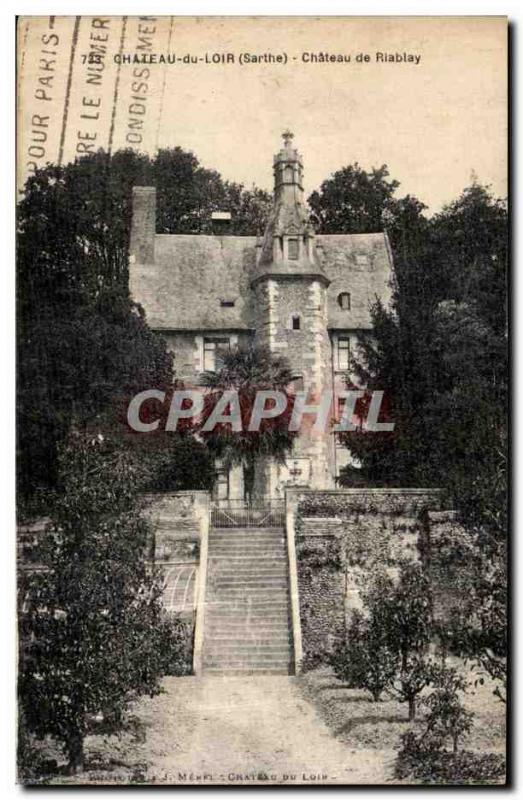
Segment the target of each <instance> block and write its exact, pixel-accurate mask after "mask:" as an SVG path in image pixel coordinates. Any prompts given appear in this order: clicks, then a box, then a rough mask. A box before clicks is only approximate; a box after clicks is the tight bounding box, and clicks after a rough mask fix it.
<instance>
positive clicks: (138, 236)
mask: <svg viewBox="0 0 523 800" xmlns="http://www.w3.org/2000/svg"><path fill="white" fill-rule="evenodd" d="M155 234H156V189H155V188H154V186H133V218H132V223H131V244H130V255H131V257H133V256H134V261H135V262H136V263H137V264H154V237H155Z"/></svg>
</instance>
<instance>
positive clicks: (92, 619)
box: [19, 437, 180, 770]
mask: <svg viewBox="0 0 523 800" xmlns="http://www.w3.org/2000/svg"><path fill="white" fill-rule="evenodd" d="M100 438H101V437H100ZM100 438H98V437H97V438H95V439H85V438H83V437H79V438H78V437H77V438H75V439H74V440H73V441H72V442H71V443H70V444H69V445H68V446H67V447H66V448H65V450H63V452H62V454H61V458H60V477H61V481H62V486H61V494H60V497H59V499H58V501H57V503H56V505H55V509H54V512H53V518H52V521H53V526H52V530H51V532H50V534H49V536H48V537H47V538H46V540H45V542H44V543H43V545H42V550H41V552H40V558H41V569H40V570H39V571H38V572H36V573H33V574H30V575H29V576H28V577H27V578H26V580H25V581H24V582H23V583H22V585H21V587H20V588H21V594H22V597H21V600H22V604H21V613H20V626H21V630H20V641H21V647H22V655H21V673H20V679H19V693H20V706H21V710H22V715H23V720H24V722H25V724H26V725H27V726H28V729H29V730H30V731H31V732H33V733H34V734H36V735H37V736H38V737H43V736H46V735H51V736H53V737H54V738H56V739H57V740H58V741H60V742H62V743H63V746H64V749H65V751H66V753H67V756H68V759H69V766H70V768H71V770H76V769H79V768H81V767H82V766H83V760H84V751H83V742H84V738H85V736H86V734H87V732H88V730H89V722H90V719H92V718H93V717H96V716H98V717H99V716H100V715H102V716H103V719H104V721H105V722H106V723H107V724H112V725H117V724H118V723H119V722H120V721H121V718H122V714H123V712H124V710H125V708H126V706H127V704H128V702H129V700H130V699H132V698H133V697H136V696H137V695H139V694H143V693H148V694H151V695H152V694H155V693H156V692H158V691H159V684H158V680H159V678H160V677H161V676H162V675H163V673H164V671H165V669H166V667H167V665H168V664H169V663H172V660H173V653H172V652H171V650H172V648H173V647H177V646H178V647H179V646H180V645H179V642H177V641H176V636H175V633H174V632H173V628H172V627H171V625H170V624H169V623H168V621H167V620H166V619H165V618H164V617H163V612H162V609H161V601H160V593H161V583H160V581H157V580H156V578H155V576H154V574H151V572H150V569H149V568H148V567H147V563H146V557H147V552H146V548H147V544H148V537H149V530H148V525H147V523H146V522H145V520H144V518H143V517H142V516H141V515H140V513H139V505H138V502H137V497H138V493H139V491H140V487H141V481H142V477H143V476H142V474H141V470H140V465H139V464H138V463H133V462H132V460H131V459H130V458H129V456H128V454H126V453H122V451H121V450H119V449H117V448H113V447H112V446H111V445H108V444H107V443H106V442H104V441H100Z"/></svg>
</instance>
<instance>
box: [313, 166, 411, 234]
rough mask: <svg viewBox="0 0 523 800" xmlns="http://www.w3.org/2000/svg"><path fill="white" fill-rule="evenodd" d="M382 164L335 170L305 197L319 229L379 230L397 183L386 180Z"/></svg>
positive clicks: (353, 231) (342, 230) (337, 231)
mask: <svg viewBox="0 0 523 800" xmlns="http://www.w3.org/2000/svg"><path fill="white" fill-rule="evenodd" d="M388 177H389V171H388V169H387V166H386V165H385V164H384V165H383V166H381V167H380V168H379V169H372V170H371V171H370V172H366V171H365V170H363V169H362V168H361V167H360V166H359V164H357V163H356V164H350V165H349V166H347V167H343V169H340V170H338V171H337V172H335V173H334V175H333V176H332V177H331V178H329V179H328V180H326V181H323V183H322V185H321V187H320V190H319V191H314V192H312V194H311V195H310V197H309V198H308V202H309V206H310V208H311V210H312V220H313V222H314V223H315V225H316V227H317V229H318V232H319V233H372V232H375V231H381V230H383V219H384V214H385V213H386V211H387V210H389V211H390V207H391V204H392V196H393V193H394V192H395V190H396V189H397V187H398V186H399V183H398V182H397V181H395V180H392V181H388V180H387V178H388Z"/></svg>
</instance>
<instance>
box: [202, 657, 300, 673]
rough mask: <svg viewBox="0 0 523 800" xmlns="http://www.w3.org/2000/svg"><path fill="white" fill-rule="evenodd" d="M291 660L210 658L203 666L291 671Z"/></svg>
mask: <svg viewBox="0 0 523 800" xmlns="http://www.w3.org/2000/svg"><path fill="white" fill-rule="evenodd" d="M290 664H291V658H290V657H289V656H285V657H280V658H268V657H264V658H262V657H260V656H256V657H253V658H252V659H250V658H246V657H243V656H242V657H233V658H229V657H228V656H222V655H220V656H219V657H216V656H210V657H208V658H205V657H204V659H203V666H204V667H205V668H208V667H218V668H220V669H256V670H262V669H263V670H270V669H289V668H290Z"/></svg>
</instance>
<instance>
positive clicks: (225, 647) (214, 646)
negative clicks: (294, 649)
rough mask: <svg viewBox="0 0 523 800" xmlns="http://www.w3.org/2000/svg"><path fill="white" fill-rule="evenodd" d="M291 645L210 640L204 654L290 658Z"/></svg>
mask: <svg viewBox="0 0 523 800" xmlns="http://www.w3.org/2000/svg"><path fill="white" fill-rule="evenodd" d="M290 652H291V647H290V645H289V644H288V643H286V644H283V645H282V644H259V645H254V644H227V643H226V642H223V643H217V642H214V641H213V642H209V643H208V646H207V647H206V649H205V650H204V656H216V657H221V656H222V655H224V656H230V655H235V656H237V657H238V658H250V657H251V656H254V657H257V656H261V657H265V656H274V657H276V656H277V657H278V658H289V657H290Z"/></svg>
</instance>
